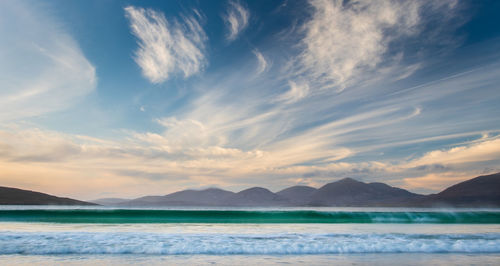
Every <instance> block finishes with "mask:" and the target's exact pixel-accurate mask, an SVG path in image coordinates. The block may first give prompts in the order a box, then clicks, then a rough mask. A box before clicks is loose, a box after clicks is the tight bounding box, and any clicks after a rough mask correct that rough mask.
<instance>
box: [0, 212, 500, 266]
mask: <svg viewBox="0 0 500 266" xmlns="http://www.w3.org/2000/svg"><path fill="white" fill-rule="evenodd" d="M47 209H49V210H50V211H48V212H47ZM35 210H38V211H40V210H42V213H44V211H45V213H44V214H53V211H62V213H63V214H64V215H68V213H69V214H70V216H71V215H75V213H76V216H71V217H73V218H72V219H74V217H77V218H78V219H80V218H81V216H82V212H81V211H82V210H83V211H84V212H83V216H85V215H86V214H88V213H90V214H92V215H96V213H97V214H102V213H104V214H105V215H107V214H106V213H108V214H109V213H112V214H113V215H114V217H115V218H116V217H118V218H119V215H118V216H116V215H117V214H122V215H123V214H124V213H125V215H124V217H122V219H118V220H115V221H113V222H107V223H98V222H96V221H91V222H90V223H85V221H84V220H79V221H77V222H68V221H62V222H61V221H60V220H58V219H60V217H55V218H54V217H52V219H54V220H55V221H56V222H36V221H33V220H30V219H31V218H30V219H26V216H23V215H21V216H20V217H21V219H19V217H17V218H16V219H12V216H8V215H3V216H2V214H12V212H11V211H24V212H27V213H28V214H29V215H28V216H29V217H32V216H30V215H32V214H33V213H35V214H36V213H37V212H36V211H35ZM116 211H117V210H116V209H112V208H99V209H97V210H96V209H95V208H79V209H78V210H75V209H71V208H66V207H64V208H60V207H49V208H40V207H36V208H31V207H26V206H24V207H18V206H17V207H14V208H12V207H1V208H0V221H1V222H0V264H2V265H9V264H15V265H23V264H25V265H28V264H30V265H33V264H44V265H51V264H68V265H89V264H90V265H92V264H96V265H97V264H99V265H122V264H139V265H143V264H144V265H145V264H148V265H151V264H153V265H156V264H165V263H172V264H181V263H182V264H184V263H189V264H195V265H196V264H221V265H234V264H244V265H256V264H264V265H268V264H271V265H272V264H299V265H300V264H302V265H327V264H332V263H334V264H340V265H345V264H349V265H352V264H361V265H363V264H372V265H373V264H375V265H383V264H385V265H387V264H388V263H390V264H391V265H394V264H395V263H396V264H405V265H420V264H432V265H450V264H451V265H453V264H455V265H459V264H460V265H464V264H481V265H488V264H490V265H495V264H498V261H499V259H500V223H498V222H496V223H495V222H487V223H484V222H482V223H481V222H480V221H481V219H484V217H490V218H491V217H492V214H493V217H495V215H496V214H497V213H500V210H497V209H493V210H491V209H490V210H458V211H457V210H451V209H445V210H425V209H424V210H421V209H411V210H408V209H404V210H402V209H389V208H363V209H346V208H310V209H307V208H301V209H297V208H293V209H286V208H285V209H284V208H280V209H230V210H229V211H228V210H220V209H219V210H217V211H216V212H214V211H213V210H206V209H195V210H193V209H189V210H187V213H188V214H189V215H191V216H189V215H188V216H189V217H188V218H189V219H194V220H190V221H189V222H187V223H176V222H172V221H168V222H156V223H139V222H137V221H134V222H130V213H131V212H130V210H125V211H123V210H119V211H118V212H116ZM137 211H139V212H137ZM184 211H186V210H184ZM193 211H194V217H193V216H192V214H193ZM200 211H201V212H204V213H203V215H201V218H200V215H199V212H200ZM242 212H243V213H244V214H245V215H247V216H246V217H245V215H243V218H241V213H242ZM152 213H158V210H151V209H148V210H134V212H132V214H133V216H132V219H135V218H134V217H139V216H140V214H142V215H145V216H146V217H143V219H150V217H149V215H151V214H152ZM159 213H162V214H167V218H168V219H170V217H174V216H175V215H174V216H173V214H176V213H177V214H179V212H178V210H177V211H174V212H172V210H162V211H160V212H159ZM180 213H181V214H182V213H184V214H186V212H180ZM214 213H215V215H219V217H222V218H224V214H226V215H227V216H228V217H230V216H232V215H235V213H236V214H237V215H239V218H238V219H240V220H238V222H236V223H231V222H227V221H226V222H225V223H210V222H207V221H209V219H213V218H211V217H210V216H211V215H214ZM310 213H313V214H317V213H320V214H321V215H324V214H328V215H330V216H328V215H327V217H328V218H326V219H332V216H331V214H332V213H333V214H335V215H337V218H338V216H340V217H343V219H345V217H348V219H347V221H348V222H345V220H344V222H339V221H336V222H334V223H325V222H322V223H315V222H307V223H293V219H292V218H293V215H304V214H310ZM353 213H354V214H355V215H354V216H355V217H354V218H355V219H358V218H359V217H357V216H356V215H358V214H360V213H361V214H362V215H363V217H364V218H363V219H365V218H366V217H370V219H371V220H370V221H369V222H366V221H365V222H363V223H358V222H352V221H351V222H349V219H352V216H353ZM248 214H250V215H249V216H248ZM276 214H278V215H280V217H281V218H279V219H283V217H285V219H287V222H286V223H276V222H273V223H268V222H262V220H259V221H258V222H257V223H255V219H256V218H255V215H257V216H258V219H262V216H266V215H267V216H268V217H271V218H272V219H276V217H275V216H273V215H276ZM290 214H292V215H291V216H290ZM381 214H382V215H381ZM37 215H39V214H37ZM424 215H425V219H421V218H422V216H424ZM14 216H15V215H14ZM56 216H57V215H56ZM291 217H292V218H291ZM321 217H323V216H321ZM373 217H375V218H377V219H373ZM388 217H389V218H391V219H392V220H390V219H388ZM394 217H410V218H411V219H412V222H411V223H408V222H401V221H400V220H397V219H394ZM415 217H416V218H415ZM432 217H434V218H435V217H445V219H444V221H443V219H441V220H439V219H438V220H434V221H432V220H429V219H430V218H432ZM450 217H451V218H450ZM457 217H458V218H457ZM460 217H462V218H460ZM463 217H466V219H464V218H463ZM97 218H98V219H102V215H101V216H99V215H98V217H97ZM65 219H66V218H65ZM200 219H201V221H204V222H200ZM225 219H228V218H227V217H226V218H225ZM241 219H242V220H241ZM245 219H248V220H247V221H245ZM252 219H254V220H252ZM321 219H323V218H321ZM333 219H336V218H335V216H334V217H333ZM380 219H385V220H382V221H381V220H380ZM474 219H476V220H474ZM488 219H489V218H488Z"/></svg>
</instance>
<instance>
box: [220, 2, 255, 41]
mask: <svg viewBox="0 0 500 266" xmlns="http://www.w3.org/2000/svg"><path fill="white" fill-rule="evenodd" d="M223 19H224V22H225V24H226V26H227V31H228V32H227V35H226V39H227V40H228V41H234V40H236V38H238V35H239V34H240V33H241V32H242V31H243V30H245V28H246V27H247V26H248V20H249V19H250V11H249V10H248V9H247V8H246V7H244V6H243V5H242V4H241V3H240V2H237V1H229V2H228V7H227V11H226V14H225V15H224V16H223Z"/></svg>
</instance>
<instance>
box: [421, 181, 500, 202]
mask: <svg viewBox="0 0 500 266" xmlns="http://www.w3.org/2000/svg"><path fill="white" fill-rule="evenodd" d="M414 205H416V206H424V207H430V206H457V207H499V206H500V173H496V174H492V175H485V176H478V177H476V178H473V179H469V180H467V181H464V182H461V183H458V184H456V185H453V186H451V187H449V188H447V189H445V190H443V191H442V192H440V193H438V194H432V195H428V196H426V197H425V198H423V199H421V200H419V201H416V202H415V204H414Z"/></svg>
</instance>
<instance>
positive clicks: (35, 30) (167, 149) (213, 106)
mask: <svg viewBox="0 0 500 266" xmlns="http://www.w3.org/2000/svg"><path fill="white" fill-rule="evenodd" d="M486 2H487V3H488V4H482V5H478V4H477V3H476V2H474V1H451V0H450V1H383V2H378V1H359V2H358V1H327V0H311V1H250V2H243V1H241V2H240V1H217V2H215V1H214V2H212V1H200V2H198V1H176V2H173V1H157V2H156V1H125V2H119V1H111V2H103V1H62V0H51V1H45V2H40V1H2V3H0V6H1V8H0V34H1V35H2V38H0V51H1V52H0V70H1V71H0V181H1V183H2V185H3V186H11V187H22V188H25V189H32V190H37V191H44V192H47V193H52V194H57V195H60V196H71V197H75V198H78V199H84V200H88V199H95V198H100V197H118V196H120V197H128V198H133V197H139V196H143V195H156V194H158V195H159V194H162V195H163V194H167V193H170V192H174V191H178V190H181V189H186V188H206V187H220V188H224V189H227V190H231V191H238V190H241V189H243V188H247V187H250V186H264V187H267V188H269V189H271V190H272V191H276V190H279V189H282V188H285V187H288V186H292V185H296V184H304V185H311V186H316V187H318V186H320V185H322V184H325V183H328V182H331V181H335V180H338V179H341V178H344V177H353V178H356V179H358V180H362V181H367V182H368V181H369V182H385V183H387V184H390V185H393V186H398V187H402V188H405V189H408V190H410V191H413V192H419V193H433V192H437V191H440V190H442V189H444V188H446V187H447V186H449V185H452V184H455V183H457V182H460V181H463V180H467V179H469V178H472V177H475V176H478V175H481V174H490V173H496V172H500V106H499V104H498V103H500V88H499V85H498V84H500V52H499V51H500V49H499V48H500V38H499V37H500V31H499V29H498V25H500V21H499V19H498V16H497V15H496V14H493V13H492V11H491V10H498V9H499V8H500V6H499V4H498V3H497V2H495V1H489V2H488V1H486ZM94 6H99V7H100V8H99V10H98V11H96V12H90V11H92V10H93V8H94ZM489 6H492V7H489ZM495 8H496V9H495ZM477 29H480V30H477Z"/></svg>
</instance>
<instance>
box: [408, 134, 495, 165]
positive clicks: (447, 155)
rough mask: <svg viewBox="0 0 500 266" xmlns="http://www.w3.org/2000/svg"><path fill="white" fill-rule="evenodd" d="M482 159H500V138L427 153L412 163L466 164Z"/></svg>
mask: <svg viewBox="0 0 500 266" xmlns="http://www.w3.org/2000/svg"><path fill="white" fill-rule="evenodd" d="M480 161H500V138H494V139H486V140H484V138H483V140H481V141H479V142H477V143H472V144H470V145H461V146H457V147H453V148H451V149H448V150H435V151H431V152H428V153H426V154H425V155H424V156H422V157H421V158H418V159H417V160H414V161H412V162H411V163H410V164H411V165H413V166H415V167H417V166H422V165H433V164H444V165H453V164H464V163H470V162H480Z"/></svg>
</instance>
